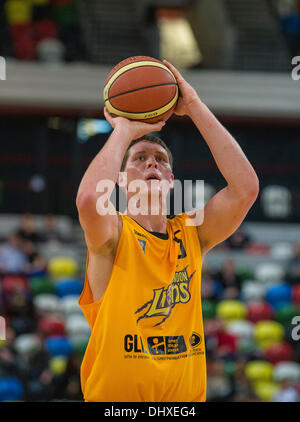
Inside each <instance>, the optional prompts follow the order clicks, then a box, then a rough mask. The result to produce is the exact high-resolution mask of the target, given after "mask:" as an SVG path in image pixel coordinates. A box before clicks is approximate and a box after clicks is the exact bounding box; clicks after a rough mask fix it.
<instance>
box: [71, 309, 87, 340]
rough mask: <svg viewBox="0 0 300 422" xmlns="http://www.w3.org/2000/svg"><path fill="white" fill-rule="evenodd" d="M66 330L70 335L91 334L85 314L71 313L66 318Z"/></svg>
mask: <svg viewBox="0 0 300 422" xmlns="http://www.w3.org/2000/svg"><path fill="white" fill-rule="evenodd" d="M66 331H67V333H68V335H71V336H72V335H83V336H89V335H90V332H91V329H90V326H89V324H88V322H87V320H86V319H85V317H84V316H83V315H75V314H73V315H70V316H69V317H68V318H67V319H66Z"/></svg>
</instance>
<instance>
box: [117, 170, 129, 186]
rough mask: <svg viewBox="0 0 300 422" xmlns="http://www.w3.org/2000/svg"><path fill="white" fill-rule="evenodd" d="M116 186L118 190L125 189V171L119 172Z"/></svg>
mask: <svg viewBox="0 0 300 422" xmlns="http://www.w3.org/2000/svg"><path fill="white" fill-rule="evenodd" d="M117 185H118V186H119V188H124V189H126V186H127V171H119V175H118V179H117Z"/></svg>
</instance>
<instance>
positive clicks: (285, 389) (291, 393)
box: [272, 380, 300, 403]
mask: <svg viewBox="0 0 300 422" xmlns="http://www.w3.org/2000/svg"><path fill="white" fill-rule="evenodd" d="M272 401H273V402H277V403H279V402H280V403H281V402H300V395H299V392H298V391H297V389H296V388H295V387H294V386H293V384H292V383H291V381H290V380H283V381H282V382H281V385H280V390H279V391H278V393H277V394H275V396H274V397H273V400H272Z"/></svg>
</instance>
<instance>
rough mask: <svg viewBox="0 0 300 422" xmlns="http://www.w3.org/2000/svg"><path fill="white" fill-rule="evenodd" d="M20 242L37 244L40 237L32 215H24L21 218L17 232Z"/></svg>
mask: <svg viewBox="0 0 300 422" xmlns="http://www.w3.org/2000/svg"><path fill="white" fill-rule="evenodd" d="M17 233H18V235H19V236H20V237H21V239H22V240H30V242H33V243H36V242H39V240H40V236H39V233H38V231H37V229H36V227H35V222H34V218H33V216H32V214H24V215H23V216H22V218H21V225H20V228H19V229H18V231H17Z"/></svg>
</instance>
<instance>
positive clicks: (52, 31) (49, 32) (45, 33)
mask: <svg viewBox="0 0 300 422" xmlns="http://www.w3.org/2000/svg"><path fill="white" fill-rule="evenodd" d="M33 29H34V32H35V38H36V40H37V41H38V42H39V41H42V40H47V39H55V38H58V36H59V28H58V26H57V23H56V22H54V21H53V20H51V19H43V20H38V21H36V22H34V24H33Z"/></svg>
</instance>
